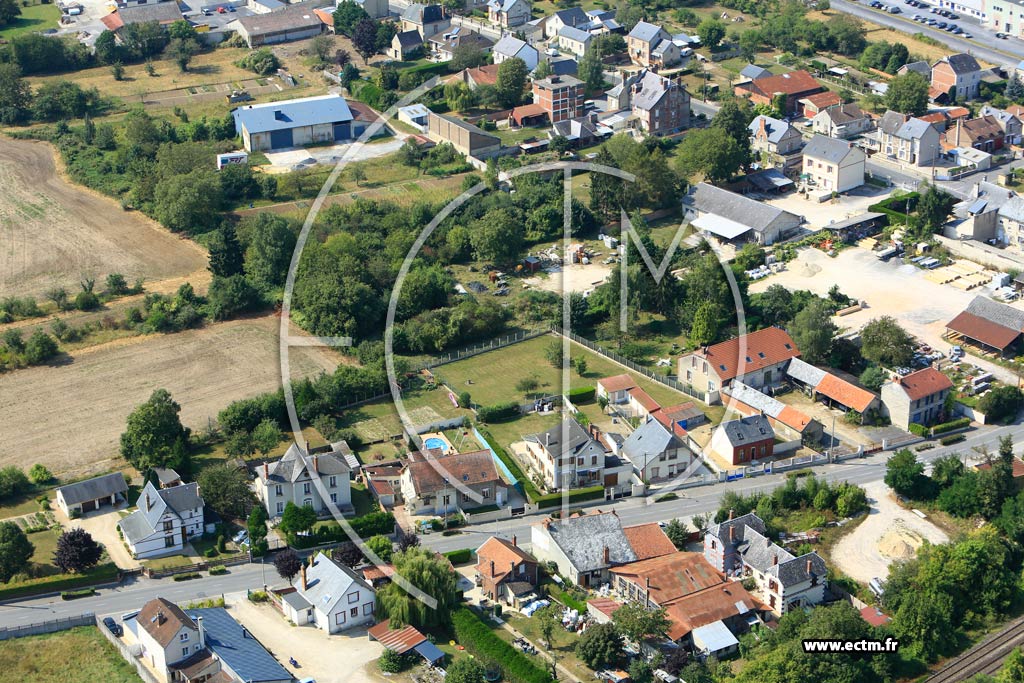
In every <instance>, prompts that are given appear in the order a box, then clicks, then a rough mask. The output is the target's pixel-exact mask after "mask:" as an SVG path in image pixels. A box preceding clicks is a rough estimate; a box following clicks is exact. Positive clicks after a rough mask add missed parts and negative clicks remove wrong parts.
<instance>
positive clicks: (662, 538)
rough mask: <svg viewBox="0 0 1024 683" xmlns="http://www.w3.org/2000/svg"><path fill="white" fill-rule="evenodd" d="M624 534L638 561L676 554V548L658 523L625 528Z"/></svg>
mask: <svg viewBox="0 0 1024 683" xmlns="http://www.w3.org/2000/svg"><path fill="white" fill-rule="evenodd" d="M622 533H624V534H626V540H627V541H629V545H630V546H631V547H632V548H633V552H634V553H635V554H636V557H637V559H638V560H648V559H651V558H653V557H661V556H663V555H669V554H672V553H675V552H676V546H675V545H674V544H673V543H672V541H670V540H669V538H668V536H666V535H665V532H664V531H662V530H661V527H660V526H658V523H657V522H651V523H650V524H637V525H636V526H627V527H623V529H622Z"/></svg>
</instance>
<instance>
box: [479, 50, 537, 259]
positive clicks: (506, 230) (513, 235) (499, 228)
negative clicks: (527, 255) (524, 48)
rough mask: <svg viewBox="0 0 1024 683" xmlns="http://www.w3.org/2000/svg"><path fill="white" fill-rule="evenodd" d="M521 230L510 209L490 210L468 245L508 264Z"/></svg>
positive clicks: (483, 255)
mask: <svg viewBox="0 0 1024 683" xmlns="http://www.w3.org/2000/svg"><path fill="white" fill-rule="evenodd" d="M507 63H508V62H502V66H504V65H505V64H507ZM523 228H524V226H523V221H522V219H521V218H519V217H518V216H517V215H516V213H515V212H514V211H513V210H512V209H505V208H496V209H491V210H490V211H488V212H487V213H485V214H484V215H483V217H482V218H481V219H480V220H479V221H478V222H477V223H476V225H475V226H474V229H473V232H472V234H471V235H470V243H471V244H472V245H473V251H474V253H475V254H476V256H477V258H481V259H485V260H487V261H494V262H495V263H499V264H509V263H511V262H512V261H513V260H515V258H516V257H517V256H519V252H520V251H521V250H522V247H523V233H524V230H523Z"/></svg>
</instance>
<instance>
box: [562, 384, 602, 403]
mask: <svg viewBox="0 0 1024 683" xmlns="http://www.w3.org/2000/svg"><path fill="white" fill-rule="evenodd" d="M595 392H596V389H595V388H594V387H576V388H575V389H570V390H569V393H568V396H569V400H570V401H572V402H573V403H577V402H578V403H586V402H587V401H593V400H594V393H595Z"/></svg>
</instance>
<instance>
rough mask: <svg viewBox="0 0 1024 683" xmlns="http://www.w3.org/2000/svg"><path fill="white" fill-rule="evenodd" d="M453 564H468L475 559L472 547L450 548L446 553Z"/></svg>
mask: <svg viewBox="0 0 1024 683" xmlns="http://www.w3.org/2000/svg"><path fill="white" fill-rule="evenodd" d="M444 556H445V557H447V558H448V560H449V561H450V562H451V563H452V564H466V563H467V562H469V561H470V560H472V559H473V551H472V550H471V549H470V548H462V549H461V550H449V551H448V552H446V553H445V554H444Z"/></svg>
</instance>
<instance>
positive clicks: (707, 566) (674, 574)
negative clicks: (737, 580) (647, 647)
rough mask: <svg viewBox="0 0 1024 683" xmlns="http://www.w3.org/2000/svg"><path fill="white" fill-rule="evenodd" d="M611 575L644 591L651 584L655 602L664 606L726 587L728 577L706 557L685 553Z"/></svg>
mask: <svg viewBox="0 0 1024 683" xmlns="http://www.w3.org/2000/svg"><path fill="white" fill-rule="evenodd" d="M611 572H612V573H613V574H615V575H617V576H622V577H624V578H626V579H629V580H630V581H632V582H633V583H635V584H637V585H638V586H640V587H641V588H644V589H646V588H647V586H648V583H647V582H648V581H650V596H651V600H653V601H654V602H655V603H657V604H658V605H660V606H667V605H669V604H670V603H672V602H674V601H676V600H678V599H680V598H683V597H685V596H687V595H691V594H693V593H697V592H699V591H702V590H705V589H707V588H711V587H712V586H717V585H719V584H721V583H725V575H723V574H721V573H719V572H718V571H717V570H716V569H715V568H714V567H713V566H711V563H709V562H708V561H707V560H706V559H704V555H703V554H702V553H691V552H685V551H677V552H674V553H672V554H671V555H664V556H662V557H656V558H653V559H649V560H644V561H641V562H631V563H630V564H624V565H622V566H619V567H612V568H611Z"/></svg>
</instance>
